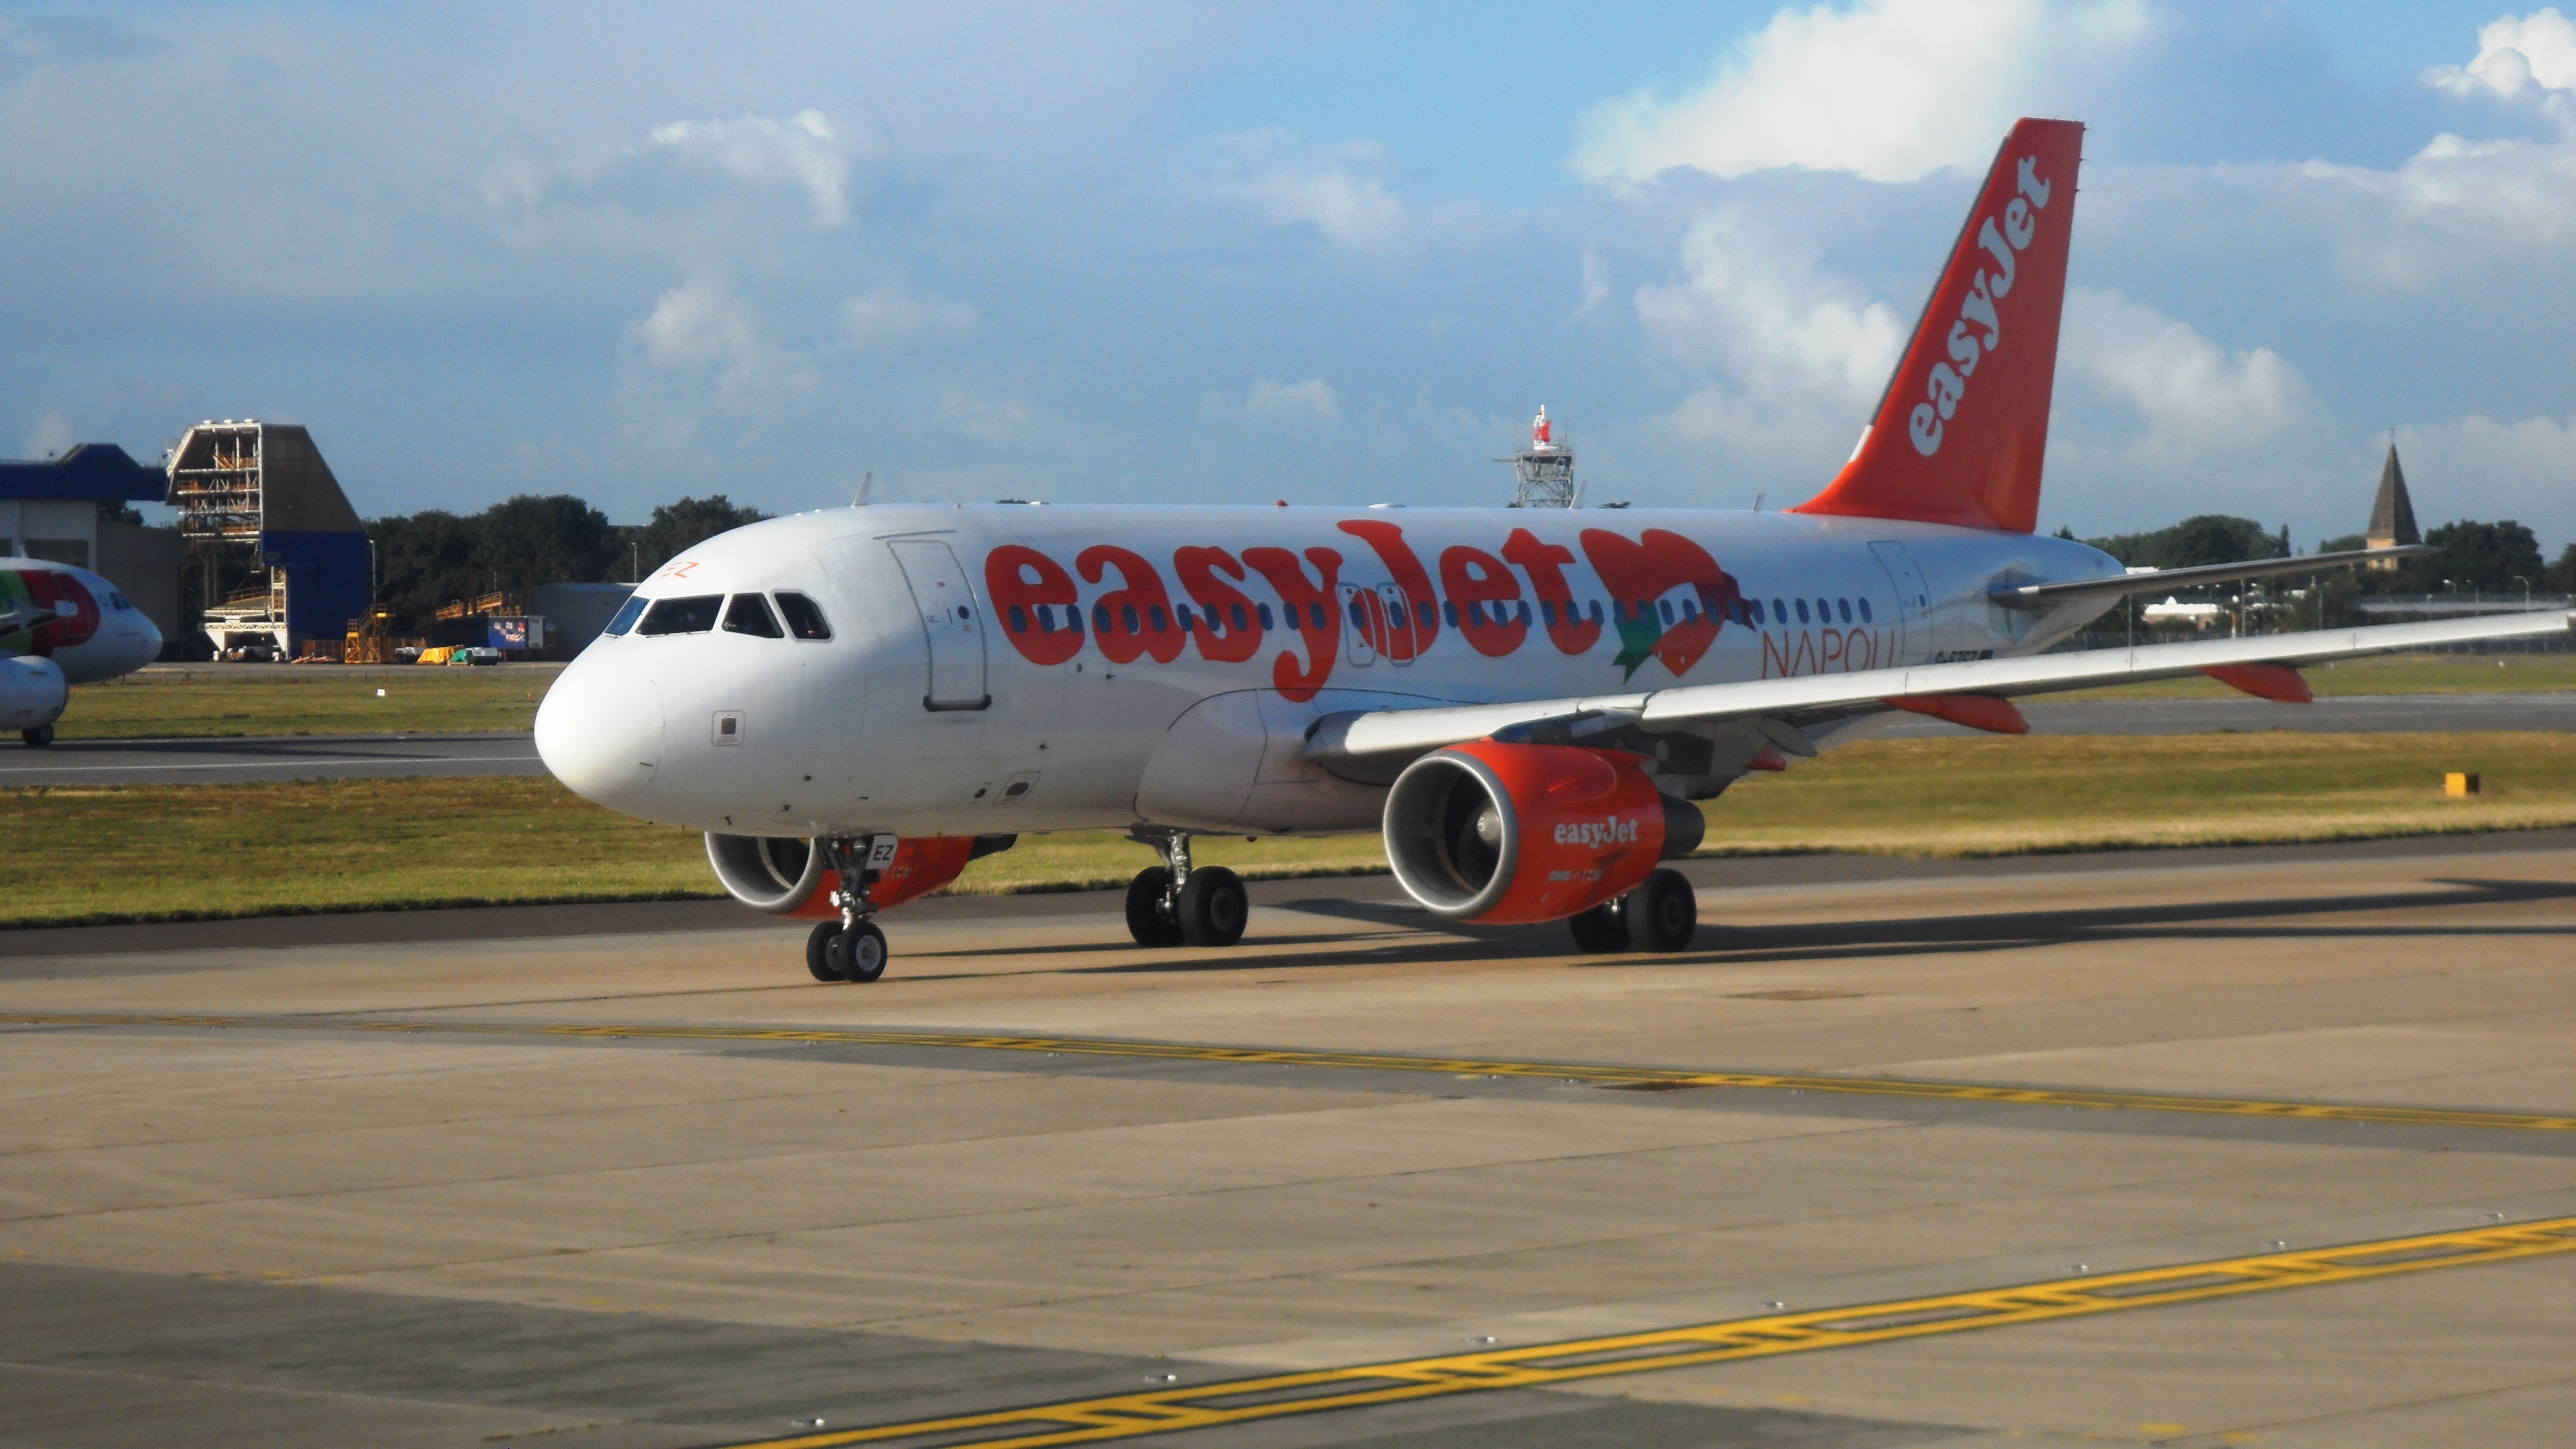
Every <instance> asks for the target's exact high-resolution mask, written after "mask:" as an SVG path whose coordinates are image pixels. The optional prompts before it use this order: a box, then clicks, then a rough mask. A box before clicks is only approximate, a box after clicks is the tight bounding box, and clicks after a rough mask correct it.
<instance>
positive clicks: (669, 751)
mask: <svg viewBox="0 0 2576 1449" xmlns="http://www.w3.org/2000/svg"><path fill="white" fill-rule="evenodd" d="M2118 572H2119V565H2118V564H2117V563H2116V562H2115V561H2114V560H2112V559H2110V558H2109V557H2108V556H2106V555H2104V554H2102V553H2099V552H2097V551H2096V550H2094V549H2091V548H2088V547H2086V546H2084V545H2082V544H2079V543H2074V542H2071V541H2068V540H2063V539H2056V538H2050V537H2046V536H2042V535H2034V534H2018V533H2002V532H1994V531H1988V530H1983V529H1968V528H1955V527H1947V526H1943V525H1937V524H1923V523H1912V522H1902V521H1889V520H1872V519H1853V518H1837V517H1815V516H1807V515H1800V514H1786V513H1738V512H1721V511H1710V510H1689V511H1680V510H1671V511H1664V510H1652V511H1650V510H1643V509H1636V510H1603V509H1592V510H1556V509H1549V510H1536V509H1531V510H1505V509H1425V508H1404V509H1396V508H1387V509H1375V508H1350V509H1343V508H1242V507H1174V508H1152V507H1103V506H1077V507H1060V508H1059V507H1048V506H1043V505H963V506H957V505H946V506H943V505H881V506H876V507H867V508H849V509H837V510H831V511H826V512H821V513H811V514H803V515H799V516H796V517H791V518H782V519H776V520H772V521H769V522H766V523H761V524H756V525H753V526H751V527H749V528H745V529H740V530H736V531H734V532H732V533H728V534H725V535H723V536H722V537H719V538H717V539H713V540H710V541H709V542H707V543H705V544H703V545H701V546H699V547H697V548H694V549H691V550H689V551H688V552H687V553H685V554H683V555H682V556H680V557H679V558H676V559H673V560H672V561H671V562H670V563H669V564H667V565H665V566H664V567H663V568H662V569H661V570H659V571H658V572H656V573H655V575H654V576H653V577H652V578H650V579H648V580H647V581H646V582H645V584H644V585H643V587H642V588H641V589H640V590H639V591H638V594H637V598H638V599H639V600H641V601H645V607H646V608H647V609H648V610H649V609H650V608H651V607H652V606H654V605H659V604H662V603H663V602H664V601H671V600H704V601H707V602H705V603H703V604H693V605H689V606H687V607H686V608H685V609H675V610H674V613H673V614H672V615H671V616H668V617H672V618H677V619H678V621H679V622H680V623H681V624H683V625H696V626H697V627H694V628H690V629H689V630H688V631H687V632H654V628H655V615H654V614H653V613H651V612H644V613H643V614H642V616H641V620H640V624H639V621H637V620H636V619H635V617H634V616H635V613H636V606H632V605H631V606H630V610H629V616H628V618H627V620H626V621H625V622H626V624H627V627H626V628H625V630H624V632H621V633H618V634H615V635H604V636H603V637H601V638H600V639H599V640H598V641H597V642H596V643H594V644H593V645H592V646H590V648H589V649H587V650H586V651H584V653H583V654H582V655H581V657H580V658H579V659H577V660H576V661H575V662H574V663H573V664H572V666H571V667H570V668H569V669H568V670H567V671H566V673H565V675H564V677H563V679H562V680H561V681H560V682H559V683H558V684H557V685H556V687H555V688H554V690H553V691H552V692H551V693H550V694H549V696H548V699H547V703H546V705H545V708H544V710H543V711H542V712H541V713H540V716H539V720H538V731H539V744H540V748H541V749H542V750H543V752H544V753H545V756H546V758H547V760H548V762H549V764H551V765H554V766H555V767H556V769H557V772H558V774H560V775H562V776H563V778H564V779H565V780H566V783H568V784H570V785H571V786H572V787H573V788H574V789H576V790H578V791H579V792H581V793H582V794H584V795H586V796H588V797H590V798H592V799H594V800H597V801H598V802H600V803H602V804H604V805H608V806H610V807H612V808H615V809H617V810H620V811H623V812H625V813H628V814H632V815H637V816H641V817H644V818H647V819H652V820H657V821H662V822H665V823H669V824H674V825H681V826H686V827H688V828H690V829H694V830H704V831H715V832H725V833H736V834H751V835H777V836H836V835H841V836H850V835H866V834H872V833H880V832H882V833H891V834H898V835H902V836H917V835H981V834H993V833H1012V832H1035V831H1049V830H1076V829H1103V828H1127V827H1131V826H1137V825H1150V826H1159V827H1166V828H1174V829H1183V830H1196V831H1203V832H1223V833H1238V834H1268V833H1283V832H1299V833H1307V832H1312V833H1328V832H1339V831H1362V830H1373V829H1376V828H1377V826H1378V821H1379V812H1380V809H1381V808H1382V805H1383V802H1384V798H1385V792H1384V790H1383V789H1382V788H1379V787H1377V786H1373V785H1370V784H1367V783H1362V782H1355V781H1351V780H1347V779H1341V778H1336V777H1334V776H1331V775H1328V774H1326V773H1325V772H1323V771H1322V770H1320V769H1318V768H1316V767H1315V766H1313V765H1312V764H1310V763H1308V762H1307V761H1306V760H1305V758H1304V756H1303V755H1302V753H1301V747H1302V746H1303V744H1304V742H1305V737H1306V734H1307V731H1308V728H1309V726H1311V725H1312V724H1313V723H1314V722H1315V721H1316V720H1318V719H1320V718H1322V717H1324V716H1326V715H1330V714H1337V713H1344V712H1349V711H1362V710H1373V709H1401V708H1407V707H1419V706H1425V705H1432V704H1458V703H1486V702H1501V701H1510V700H1524V699H1531V698H1549V697H1573V696H1592V697H1600V698H1605V699H1608V698H1619V697H1634V696H1637V695H1641V694H1643V693H1646V692H1648V691H1651V690H1657V689H1663V688H1668V687H1671V686H1674V685H1678V684H1717V683H1729V682H1737V681H1747V680H1758V679H1764V678H1779V677H1784V676H1797V675H1809V674H1826V673H1833V672H1836V671H1845V672H1858V671H1864V670H1870V669H1884V668H1890V667H1894V666H1898V665H1907V664H1921V663H1932V662H1936V661H1941V660H1946V659H1963V658H1979V657H1988V656H2000V655H2012V654H2022V653H2030V652H2035V651H2037V650H2040V649H2044V648H2046V647H2047V646H2048V645H2050V644H2052V643H2054V642H2056V641H2057V640H2059V639H2061V638H2063V637H2064V636H2065V635H2067V634H2068V633H2070V632H2072V631H2073V630H2075V629H2077V628H2080V627H2081V626H2082V625H2083V624H2084V623H2085V622H2086V621H2087V620H2089V619H2090V618H2092V617H2093V616H2094V615H2096V614H2098V613H2099V612H2101V610H2102V608H2103V607H2105V606H2104V605H2102V604H2100V603H2085V604H2079V605H2074V606H2070V607H2068V608H2065V609H2060V610H2056V611H2052V612H2047V613H2038V614H2034V613H2031V612H2028V611H2010V610H2005V609H2002V608H1999V607H1996V606H1994V605H1992V604H1991V603H1989V602H1988V599H1987V592H1988V590H1989V589H1990V588H1991V587H1993V586H1994V585H1996V584H1997V583H1999V582H2010V583H2025V582H2033V581H2058V580H2067V579H2082V578H2097V577H2102V576H2105V575H2109V574H2116V573H2118ZM782 592H786V593H792V594H797V595H801V596H803V597H804V598H806V599H810V600H811V601H812V602H813V604H814V605H815V606H817V607H818V608H819V609H820V610H821V612H822V615H823V618H824V621H825V622H826V623H827V625H828V628H829V632H830V637H829V638H828V639H808V638H799V637H796V633H797V631H796V630H795V629H794V628H793V627H792V625H791V626H789V627H780V624H779V620H780V619H781V618H782V616H783V612H784V610H785V609H786V608H787V607H788V606H787V605H786V604H785V603H783V602H782V601H781V600H780V598H779V595H780V594H781V593H782ZM745 594H759V595H761V601H760V606H759V611H758V614H759V615H765V616H766V617H767V618H768V619H769V620H771V624H770V626H769V627H770V628H771V629H772V630H774V631H775V633H776V637H768V636H767V635H766V634H764V633H759V632H744V631H743V630H741V629H737V628H727V627H724V626H723V623H722V622H721V621H723V620H724V619H725V618H726V617H727V615H728V612H729V611H730V610H731V609H732V608H733V604H732V601H733V600H734V599H735V598H737V597H739V596H741V595H745ZM746 607H747V608H748V606H746ZM684 615H685V617H684ZM747 617H748V618H749V622H750V623H751V625H752V627H753V628H755V629H757V628H758V627H759V618H758V615H748V614H747ZM1672 743H1673V745H1674V746H1675V747H1676V748H1674V749H1673V750H1672V752H1671V754H1670V757H1669V758H1665V757H1659V758H1658V760H1657V762H1656V764H1655V765H1654V766H1653V768H1654V770H1655V771H1656V773H1657V777H1658V780H1659V782H1660V783H1662V784H1663V785H1665V787H1666V788H1667V789H1669V790H1670V791H1671V792H1672V793H1676V794H1687V795H1696V796H1703V797H1704V796H1707V795H1711V794H1715V793H1716V792H1717V791H1718V790H1719V789H1722V788H1723V787H1724V785H1725V783H1726V782H1727V781H1728V780H1731V779H1733V778H1735V777H1737V776H1738V775H1740V774H1741V773H1742V772H1743V771H1744V770H1745V769H1746V768H1748V767H1758V765H1756V764H1755V760H1756V757H1757V756H1759V755H1760V754H1761V752H1762V751H1763V749H1764V743H1765V742H1764V740H1763V738H1762V737H1761V736H1760V735H1758V734H1755V733H1753V732H1751V731H1750V730H1747V729H1736V730H1733V731H1729V730H1725V729H1719V730H1712V731H1707V732H1702V733H1700V734H1696V735H1692V734H1683V735H1678V736H1676V737H1675V739H1674V740H1673V742H1672Z"/></svg>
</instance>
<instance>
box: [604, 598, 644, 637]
mask: <svg viewBox="0 0 2576 1449" xmlns="http://www.w3.org/2000/svg"><path fill="white" fill-rule="evenodd" d="M652 602H653V601H652V600H651V599H636V598H630V599H628V600H627V601H626V607H624V608H622V609H619V610H618V611H617V617H616V618H614V619H611V620H609V621H608V627H607V628H606V629H603V630H601V631H600V632H601V633H603V634H623V633H625V632H626V631H627V630H629V629H632V628H634V627H635V621H636V620H638V619H641V618H643V617H644V609H645V606H646V605H648V604H650V603H652Z"/></svg>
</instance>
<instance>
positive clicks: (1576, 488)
mask: <svg viewBox="0 0 2576 1449" xmlns="http://www.w3.org/2000/svg"><path fill="white" fill-rule="evenodd" d="M1556 431H1557V430H1556V424H1554V423H1552V422H1550V421H1549V420H1548V416H1547V406H1546V405H1545V404H1544V403H1542V404H1540V406H1539V410H1538V416H1537V417H1536V418H1534V419H1532V420H1531V421H1530V442H1529V446H1528V447H1526V448H1523V449H1521V450H1520V451H1519V452H1517V453H1514V454H1512V455H1511V456H1510V457H1508V458H1496V459H1495V460H1494V461H1495V462H1497V463H1509V464H1511V465H1512V475H1513V477H1514V478H1515V479H1516V480H1518V482H1519V485H1520V486H1519V488H1518V490H1517V491H1515V492H1514V493H1513V495H1512V502H1511V506H1512V507H1514V508H1572V507H1575V506H1576V505H1577V504H1578V503H1579V502H1580V501H1581V500H1582V497H1583V485H1582V484H1580V483H1578V482H1576V481H1574V443H1573V440H1572V439H1570V438H1568V439H1565V440H1562V441H1560V440H1559V439H1558V438H1557V436H1556Z"/></svg>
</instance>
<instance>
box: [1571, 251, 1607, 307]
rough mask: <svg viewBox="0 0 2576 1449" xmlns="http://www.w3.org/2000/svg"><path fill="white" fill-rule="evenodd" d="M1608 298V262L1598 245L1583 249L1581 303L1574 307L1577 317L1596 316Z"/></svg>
mask: <svg viewBox="0 0 2576 1449" xmlns="http://www.w3.org/2000/svg"><path fill="white" fill-rule="evenodd" d="M1609 300H1610V263H1609V261H1608V260H1607V259H1605V258H1604V257H1603V256H1602V255H1601V249H1600V248H1598V247H1585V248H1584V249H1583V303H1582V305H1581V306H1578V307H1576V308H1575V309H1574V315H1575V316H1577V317H1598V316H1600V315H1601V309H1602V307H1603V306H1604V305H1605V304H1607V303H1608V302H1609Z"/></svg>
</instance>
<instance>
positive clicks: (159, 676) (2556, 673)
mask: <svg viewBox="0 0 2576 1449" xmlns="http://www.w3.org/2000/svg"><path fill="white" fill-rule="evenodd" d="M560 672H561V671H560V670H559V669H556V668H551V667H539V668H533V669H446V668H436V667H431V666H425V665H424V666H415V667H413V668H409V669H349V668H344V667H342V666H339V665H308V666H302V667H297V668H293V669H284V668H276V667H271V666H249V667H244V666H238V665H231V666H228V665H222V664H205V665H195V666H190V667H188V668H185V669H179V668H155V669H149V670H145V671H143V672H141V673H137V674H129V675H127V676H126V677H125V678H123V679H118V680H110V681H108V682H106V683H103V684H84V685H81V686H79V687H78V688H76V689H74V690H73V691H72V703H71V708H70V709H69V710H68V711H66V712H65V713H64V715H63V718H62V722H61V723H60V724H59V725H57V726H56V729H57V730H58V731H59V732H60V734H61V736H62V738H64V739H66V740H125V739H151V738H172V737H186V738H204V737H216V736H239V735H336V734H403V733H414V734H444V733H449V732H452V731H459V730H524V729H529V728H531V727H533V726H534V725H535V723H536V718H537V702H538V701H539V700H542V699H543V698H545V693H546V690H547V689H548V688H549V687H551V686H552V685H553V684H554V681H555V677H556V675H557V674H559V673H560ZM2308 680H2309V683H2310V684H2311V685H2313V686H2314V687H2315V689H2316V692H2317V693H2318V694H2319V695H2321V696H2329V697H2332V696H2350V695H2373V694H2529V693H2544V692H2576V654H2513V655H2504V656H2492V655H2472V654H2404V655H2395V656H2392V657H2389V658H2385V659H2356V660H2349V661H2346V662H2344V663H2341V664H2330V665H2322V666H2318V667H2316V668H2313V669H2310V670H2309V671H2308ZM379 689H381V690H383V691H384V695H383V697H382V698H378V697H377V694H376V691H377V690H379ZM2228 697H2238V696H2236V691H2234V690H2232V689H2229V688H2228V687H2227V686H2226V685H2223V684H2220V683H2218V682H2217V681H2216V680H2212V679H2199V678H2192V679H2167V680H2158V681H2156V682H2153V683H2149V684H2130V685H2122V686H2120V687H2118V688H2116V689H2095V690H2084V691H2081V692H2078V693H2073V694H2061V695H2043V696H2039V697H2038V698H2037V699H2035V700H2033V701H2032V702H2033V703H2045V702H2047V701H2048V700H2051V699H2223V698H2228Z"/></svg>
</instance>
